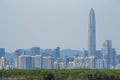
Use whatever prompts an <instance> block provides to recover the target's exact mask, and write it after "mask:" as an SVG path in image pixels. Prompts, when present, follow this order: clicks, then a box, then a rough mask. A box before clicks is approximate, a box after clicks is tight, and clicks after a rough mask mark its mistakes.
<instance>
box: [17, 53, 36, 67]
mask: <svg viewBox="0 0 120 80" xmlns="http://www.w3.org/2000/svg"><path fill="white" fill-rule="evenodd" d="M33 58H34V57H32V56H30V55H21V56H19V58H18V61H19V63H18V68H19V69H33V68H34V67H33V66H34V61H33V60H34V59H33Z"/></svg>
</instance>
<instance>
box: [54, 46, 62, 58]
mask: <svg viewBox="0 0 120 80" xmlns="http://www.w3.org/2000/svg"><path fill="white" fill-rule="evenodd" d="M53 57H54V58H60V47H56V48H55V49H54V51H53Z"/></svg>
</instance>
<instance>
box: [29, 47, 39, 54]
mask: <svg viewBox="0 0 120 80" xmlns="http://www.w3.org/2000/svg"><path fill="white" fill-rule="evenodd" d="M31 52H32V53H31V55H33V56H34V55H40V47H32V49H31Z"/></svg>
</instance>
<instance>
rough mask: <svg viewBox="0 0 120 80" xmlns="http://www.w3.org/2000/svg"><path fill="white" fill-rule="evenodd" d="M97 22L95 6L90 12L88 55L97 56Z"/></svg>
mask: <svg viewBox="0 0 120 80" xmlns="http://www.w3.org/2000/svg"><path fill="white" fill-rule="evenodd" d="M95 27H96V22H95V13H94V10H93V8H91V10H90V14H89V29H88V55H89V56H95V53H96V28H95Z"/></svg>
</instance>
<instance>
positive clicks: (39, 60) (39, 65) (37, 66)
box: [34, 55, 42, 69]
mask: <svg viewBox="0 0 120 80" xmlns="http://www.w3.org/2000/svg"><path fill="white" fill-rule="evenodd" d="M34 57H35V62H34V63H35V64H34V68H35V69H41V68H42V56H41V55H36V56H34Z"/></svg>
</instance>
